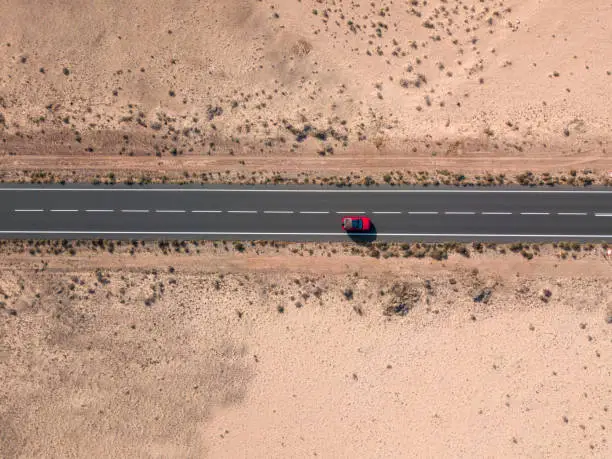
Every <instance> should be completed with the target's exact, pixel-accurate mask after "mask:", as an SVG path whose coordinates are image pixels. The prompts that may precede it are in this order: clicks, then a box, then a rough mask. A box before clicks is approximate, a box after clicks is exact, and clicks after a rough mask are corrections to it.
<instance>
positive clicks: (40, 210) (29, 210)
mask: <svg viewBox="0 0 612 459" xmlns="http://www.w3.org/2000/svg"><path fill="white" fill-rule="evenodd" d="M44 211H45V210H44V209H15V212H44Z"/></svg>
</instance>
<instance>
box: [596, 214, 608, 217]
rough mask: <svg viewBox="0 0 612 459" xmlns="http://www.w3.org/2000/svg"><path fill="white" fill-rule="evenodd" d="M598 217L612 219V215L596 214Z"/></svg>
mask: <svg viewBox="0 0 612 459" xmlns="http://www.w3.org/2000/svg"><path fill="white" fill-rule="evenodd" d="M595 216H596V217H612V214H595Z"/></svg>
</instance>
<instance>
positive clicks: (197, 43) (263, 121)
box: [0, 0, 612, 184]
mask: <svg viewBox="0 0 612 459" xmlns="http://www.w3.org/2000/svg"><path fill="white" fill-rule="evenodd" d="M611 19H612V7H611V6H610V5H608V4H603V3H602V2H599V1H596V0H589V1H580V2H577V1H571V2H560V1H558V0H546V1H537V2H536V1H526V2H520V3H516V2H507V1H501V2H499V1H496V2H493V1H489V0H486V1H480V2H477V3H475V4H474V5H471V4H463V3H462V2H451V3H448V2H445V1H437V0H436V1H428V2H423V1H421V0H418V1H414V2H400V3H397V2H395V3H392V2H389V1H381V2H375V3H369V2H363V3H359V4H357V3H355V2H353V3H350V4H347V3H346V2H341V1H327V2H321V1H318V0H304V1H301V2H296V1H294V0H281V1H276V2H269V1H267V0H266V1H248V0H227V1H223V2H200V1H195V0H188V1H183V2H179V3H176V2H175V3H168V2H162V1H143V0H138V1H134V2H130V4H129V5H127V4H125V3H124V2H118V1H115V0H105V1H102V2H97V3H96V4H95V6H93V5H90V6H87V5H85V6H83V5H79V6H76V5H70V4H67V3H65V2H59V3H54V2H52V3H50V4H49V5H46V6H45V8H38V7H32V5H29V4H28V3H27V2H25V3H24V2H23V1H19V0H8V1H7V2H4V3H3V5H2V6H0V30H2V31H3V36H2V42H1V43H0V69H2V70H0V138H1V141H0V178H1V179H3V180H5V181H6V180H10V181H19V180H27V181H31V180H34V181H47V180H49V179H53V180H55V181H59V180H66V181H75V180H81V181H96V180H98V181H105V180H111V181H113V180H121V181H124V180H128V179H130V176H131V177H132V180H134V181H139V180H141V179H142V180H144V181H147V180H153V181H162V180H166V181H175V182H176V181H182V180H184V181H191V180H193V181H204V182H219V181H221V182H230V181H232V182H233V181H239V182H251V181H256V182H262V181H263V182H265V181H266V180H269V181H274V180H278V178H279V177H282V178H284V179H294V180H298V181H304V179H305V178H308V180H309V181H312V180H313V179H314V180H317V177H319V180H320V179H322V178H327V179H328V180H332V181H340V180H347V181H348V179H347V177H349V178H350V181H352V182H360V181H362V180H364V178H365V177H368V176H369V177H371V178H372V179H374V180H376V181H379V182H380V181H383V180H385V176H386V175H388V174H390V173H392V172H395V173H398V172H399V173H401V174H402V176H403V177H402V178H399V177H391V178H389V179H388V180H389V181H393V182H397V183H402V181H403V180H407V181H411V182H412V181H423V180H424V179H423V178H422V177H421V178H416V177H414V176H412V175H411V174H410V173H413V174H416V172H418V171H426V172H428V173H429V174H434V172H435V171H436V170H437V171H448V172H450V173H457V174H460V175H465V176H466V178H465V179H466V180H470V181H476V182H478V181H479V179H478V178H477V177H476V176H478V175H483V174H487V173H490V174H492V175H494V176H496V175H498V174H505V175H506V177H507V178H506V180H514V177H515V176H516V175H517V174H520V173H523V172H525V171H527V170H530V171H532V172H534V173H537V174H542V173H550V174H551V175H552V176H556V177H562V176H564V175H565V176H566V177H567V176H569V175H570V174H569V173H570V172H571V171H572V170H577V171H578V172H579V173H583V171H585V170H586V171H589V170H590V171H592V172H593V175H594V178H593V180H595V181H596V182H602V181H603V180H604V178H605V177H607V172H608V171H610V170H612V161H611V159H610V152H611V147H610V146H611V142H610V140H611V137H610V132H612V130H611V120H610V110H609V107H608V105H607V97H606V96H607V95H608V94H609V93H610V88H611V87H612V86H611V85H612V68H608V67H606V66H607V65H608V64H609V63H610V62H612V54H611V53H612V46H611V45H610V40H609V36H610V29H609V24H611V23H612V20H611ZM64 24H70V27H64V26H63V25H64ZM219 49H223V52H219ZM109 175H110V177H109ZM275 178H276V179H275ZM538 180H539V179H538ZM451 182H452V183H455V182H457V180H455V179H452V180H451ZM458 182H460V181H458ZM579 184H581V183H579Z"/></svg>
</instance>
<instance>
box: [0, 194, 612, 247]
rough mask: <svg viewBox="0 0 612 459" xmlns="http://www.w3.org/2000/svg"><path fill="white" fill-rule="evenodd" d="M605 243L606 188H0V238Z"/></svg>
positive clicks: (611, 215) (609, 231) (609, 235)
mask: <svg viewBox="0 0 612 459" xmlns="http://www.w3.org/2000/svg"><path fill="white" fill-rule="evenodd" d="M342 215H367V216H369V217H370V218H372V221H373V222H374V225H375V228H376V235H375V237H376V239H380V240H407V241H408V240H411V241H415V240H418V241H451V240H452V241H469V240H495V241H519V240H522V241H525V240H529V241H545V240H581V241H587V240H588V241H604V240H612V190H609V189H605V188H603V189H560V188H555V189H540V188H484V189H483V188H480V189H477V188H392V187H389V188H382V187H375V188H313V187H283V186H275V187H243V186H223V187H213V186H210V187H164V186H147V187H141V186H133V187H126V186H113V187H110V186H74V185H71V186H33V185H28V186H19V185H3V186H2V188H0V238H11V239H15V238H18V239H30V238H42V239H52V238H66V239H83V238H109V239H163V238H165V239H274V240H300V241H306V240H319V241H320V240H333V241H336V240H347V239H348V236H347V235H346V234H345V233H344V232H343V231H342V230H341V227H340V217H341V216H342Z"/></svg>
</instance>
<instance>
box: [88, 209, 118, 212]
mask: <svg viewBox="0 0 612 459" xmlns="http://www.w3.org/2000/svg"><path fill="white" fill-rule="evenodd" d="M85 212H114V210H113V209H86V210H85Z"/></svg>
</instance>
